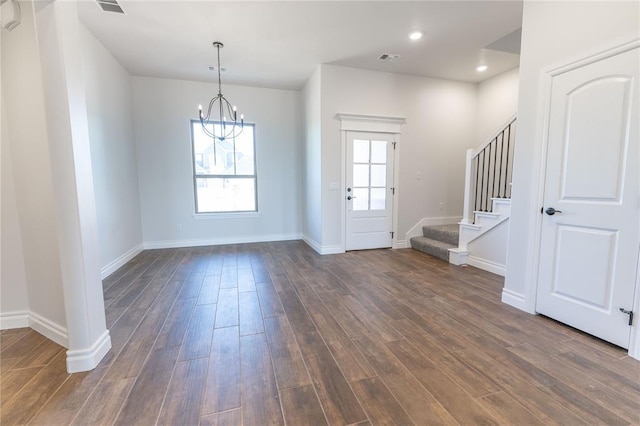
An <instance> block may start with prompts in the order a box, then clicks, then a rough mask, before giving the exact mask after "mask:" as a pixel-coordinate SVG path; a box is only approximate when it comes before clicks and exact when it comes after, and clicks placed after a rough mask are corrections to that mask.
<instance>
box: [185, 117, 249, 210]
mask: <svg viewBox="0 0 640 426" xmlns="http://www.w3.org/2000/svg"><path fill="white" fill-rule="evenodd" d="M211 123H212V124H213V125H216V124H220V122H218V121H213V122H211ZM190 124H191V127H190V133H191V175H192V177H193V201H194V205H193V206H194V209H195V213H194V216H200V217H205V216H210V217H211V216H219V215H220V216H222V215H227V216H228V215H231V216H244V215H248V214H249V215H250V214H256V213H258V164H257V158H256V157H257V155H256V125H255V123H246V122H245V123H244V127H251V128H252V129H253V174H252V175H239V174H233V175H230V174H225V175H210V174H198V173H197V172H196V170H197V169H196V155H195V138H194V131H195V129H197V128H201V126H202V125H201V123H200V120H191V121H190ZM234 161H235V155H234ZM249 178H253V181H254V184H253V189H254V191H253V196H254V205H255V209H254V210H220V211H202V212H201V211H198V179H249Z"/></svg>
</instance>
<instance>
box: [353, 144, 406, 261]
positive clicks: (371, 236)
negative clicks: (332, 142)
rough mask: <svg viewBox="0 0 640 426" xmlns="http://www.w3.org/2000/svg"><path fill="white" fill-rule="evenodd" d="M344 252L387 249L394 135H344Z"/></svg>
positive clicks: (390, 225)
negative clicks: (345, 152)
mask: <svg viewBox="0 0 640 426" xmlns="http://www.w3.org/2000/svg"><path fill="white" fill-rule="evenodd" d="M346 150H347V155H346V157H347V158H346V160H347V167H346V184H347V189H346V197H347V201H346V209H347V211H346V226H345V228H346V249H347V250H362V249H374V248H385V247H391V241H392V234H391V232H392V226H393V220H392V219H393V195H394V194H393V193H394V189H393V161H394V158H393V156H394V135H393V134H387V133H360V132H347V146H346Z"/></svg>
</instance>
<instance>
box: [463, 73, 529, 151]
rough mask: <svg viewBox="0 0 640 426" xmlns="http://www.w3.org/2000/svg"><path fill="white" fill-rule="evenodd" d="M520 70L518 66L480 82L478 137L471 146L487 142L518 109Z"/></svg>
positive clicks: (477, 119)
mask: <svg viewBox="0 0 640 426" xmlns="http://www.w3.org/2000/svg"><path fill="white" fill-rule="evenodd" d="M519 86H520V72H519V69H518V68H514V69H512V70H509V71H506V72H504V73H502V74H500V75H497V76H495V77H493V78H490V79H488V80H485V81H483V82H482V83H479V84H478V112H477V118H476V139H475V141H474V144H473V145H472V146H470V147H469V148H477V147H479V146H480V145H481V144H483V143H484V142H486V141H487V140H488V139H489V138H490V137H491V136H492V135H493V134H494V133H495V132H497V131H498V130H501V129H500V126H502V125H503V124H505V123H506V121H507V120H508V119H509V118H511V116H512V115H513V114H515V113H516V111H517V110H518V90H519Z"/></svg>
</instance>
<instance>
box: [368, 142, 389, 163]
mask: <svg viewBox="0 0 640 426" xmlns="http://www.w3.org/2000/svg"><path fill="white" fill-rule="evenodd" d="M371 162H372V163H382V164H386V162H387V141H371Z"/></svg>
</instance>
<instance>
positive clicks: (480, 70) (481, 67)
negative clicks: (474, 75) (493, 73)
mask: <svg viewBox="0 0 640 426" xmlns="http://www.w3.org/2000/svg"><path fill="white" fill-rule="evenodd" d="M487 68H489V67H487V66H486V65H480V66H478V67H477V68H476V71H478V72H485V71H486V70H487Z"/></svg>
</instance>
